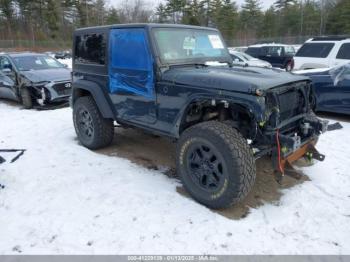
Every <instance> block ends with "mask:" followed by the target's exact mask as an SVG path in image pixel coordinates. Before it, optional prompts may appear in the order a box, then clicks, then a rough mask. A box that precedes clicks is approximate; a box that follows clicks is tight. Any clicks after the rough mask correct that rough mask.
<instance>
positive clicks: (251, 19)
mask: <svg viewBox="0 0 350 262" xmlns="http://www.w3.org/2000/svg"><path fill="white" fill-rule="evenodd" d="M262 15H263V13H262V8H261V3H260V0H245V3H244V4H243V5H242V11H241V13H240V25H241V26H242V29H243V30H248V31H254V32H256V31H258V29H259V27H260V25H261V21H262Z"/></svg>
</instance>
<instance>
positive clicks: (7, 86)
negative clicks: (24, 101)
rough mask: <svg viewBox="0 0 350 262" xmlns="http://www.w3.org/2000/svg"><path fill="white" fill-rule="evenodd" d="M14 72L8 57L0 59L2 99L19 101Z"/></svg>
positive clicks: (0, 91) (0, 93)
mask: <svg viewBox="0 0 350 262" xmlns="http://www.w3.org/2000/svg"><path fill="white" fill-rule="evenodd" d="M13 75H14V71H13V68H12V64H11V63H10V61H9V59H8V58H7V57H4V56H2V57H0V97H1V98H7V99H11V100H18V98H17V95H16V86H15V81H14V79H13V78H12V76H13Z"/></svg>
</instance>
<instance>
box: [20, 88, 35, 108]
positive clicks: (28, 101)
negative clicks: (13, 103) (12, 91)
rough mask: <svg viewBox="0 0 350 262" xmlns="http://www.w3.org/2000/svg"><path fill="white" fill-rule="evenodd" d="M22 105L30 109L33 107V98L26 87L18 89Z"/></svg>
mask: <svg viewBox="0 0 350 262" xmlns="http://www.w3.org/2000/svg"><path fill="white" fill-rule="evenodd" d="M20 95H21V101H22V105H23V107H24V108H25V109H31V108H32V107H33V98H32V96H31V94H30V91H29V90H28V88H26V87H21V89H20Z"/></svg>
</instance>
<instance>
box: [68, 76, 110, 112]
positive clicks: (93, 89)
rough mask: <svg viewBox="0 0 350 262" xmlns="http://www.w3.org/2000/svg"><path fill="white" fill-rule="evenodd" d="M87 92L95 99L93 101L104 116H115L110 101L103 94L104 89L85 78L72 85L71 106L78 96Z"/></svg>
mask: <svg viewBox="0 0 350 262" xmlns="http://www.w3.org/2000/svg"><path fill="white" fill-rule="evenodd" d="M87 93H88V94H89V95H91V96H92V98H93V99H94V100H95V103H96V105H97V107H98V109H99V110H100V113H101V114H102V116H103V117H104V118H112V119H114V118H115V117H114V116H115V115H114V112H113V110H112V108H113V107H112V103H111V102H110V101H108V100H107V98H106V95H105V94H104V91H103V90H102V88H101V86H99V85H98V84H96V83H95V82H91V81H87V80H77V81H75V82H74V83H73V86H72V100H71V106H72V107H73V105H74V103H75V101H76V100H77V99H78V98H79V97H82V96H85V95H87Z"/></svg>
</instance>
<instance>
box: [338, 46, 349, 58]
mask: <svg viewBox="0 0 350 262" xmlns="http://www.w3.org/2000/svg"><path fill="white" fill-rule="evenodd" d="M337 58H338V59H349V60H350V43H346V44H342V46H341V47H340V49H339V52H338V54H337Z"/></svg>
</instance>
